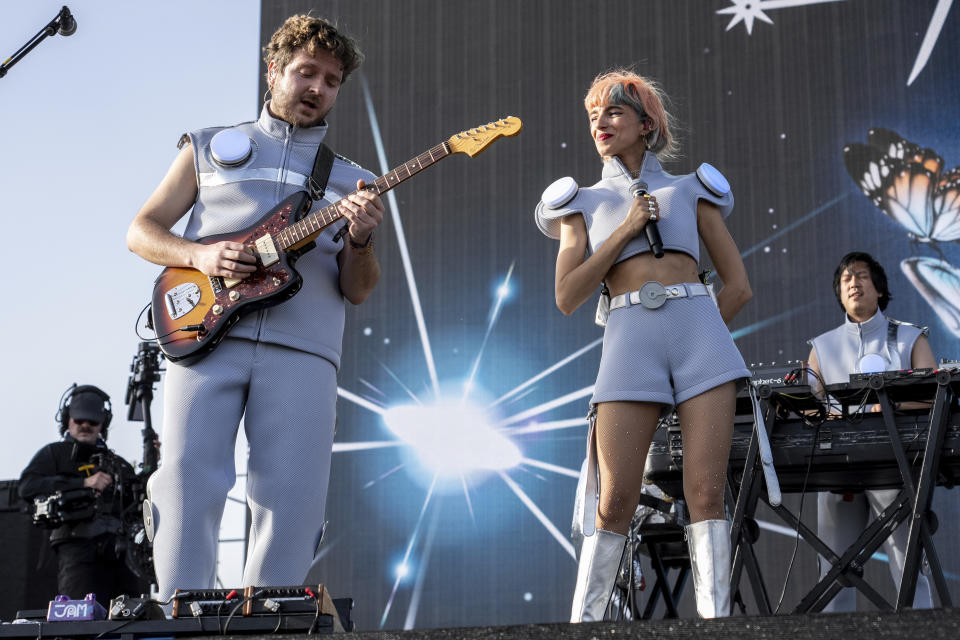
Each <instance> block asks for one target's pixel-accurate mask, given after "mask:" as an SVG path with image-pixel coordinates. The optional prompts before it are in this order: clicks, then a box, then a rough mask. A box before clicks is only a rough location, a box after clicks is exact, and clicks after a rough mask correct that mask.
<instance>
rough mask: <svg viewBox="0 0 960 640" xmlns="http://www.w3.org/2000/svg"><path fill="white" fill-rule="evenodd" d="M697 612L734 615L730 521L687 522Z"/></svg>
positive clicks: (701, 614)
mask: <svg viewBox="0 0 960 640" xmlns="http://www.w3.org/2000/svg"><path fill="white" fill-rule="evenodd" d="M686 532H687V546H688V548H689V550H690V567H691V569H692V570H693V589H694V592H695V593H696V596H697V613H698V614H699V615H700V617H701V618H722V617H726V616H729V615H730V523H729V522H727V521H726V520H703V521H701V522H694V523H693V524H691V525H687V527H686Z"/></svg>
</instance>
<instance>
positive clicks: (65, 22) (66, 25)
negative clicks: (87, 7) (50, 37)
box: [57, 7, 77, 36]
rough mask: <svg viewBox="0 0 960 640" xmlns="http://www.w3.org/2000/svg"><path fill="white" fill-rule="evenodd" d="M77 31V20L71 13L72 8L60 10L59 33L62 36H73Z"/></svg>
mask: <svg viewBox="0 0 960 640" xmlns="http://www.w3.org/2000/svg"><path fill="white" fill-rule="evenodd" d="M76 32H77V21H76V19H75V18H74V17H73V14H72V13H70V9H69V8H67V7H64V8H63V9H61V10H60V28H59V29H57V33H59V34H60V35H62V36H72V35H73V34H75V33H76Z"/></svg>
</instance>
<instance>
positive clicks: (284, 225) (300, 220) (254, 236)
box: [152, 116, 522, 362]
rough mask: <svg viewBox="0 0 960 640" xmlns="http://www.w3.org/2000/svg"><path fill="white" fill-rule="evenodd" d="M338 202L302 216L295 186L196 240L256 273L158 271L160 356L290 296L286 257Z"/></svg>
mask: <svg viewBox="0 0 960 640" xmlns="http://www.w3.org/2000/svg"><path fill="white" fill-rule="evenodd" d="M521 128H522V123H521V122H520V119H519V118H515V117H512V116H511V117H508V118H503V119H502V120H497V121H495V122H491V123H489V124H486V125H483V126H480V127H476V128H474V129H470V130H467V131H463V132H461V133H458V134H457V135H455V136H451V137H450V138H449V139H448V140H447V141H446V142H442V143H441V144H439V145H437V146H436V147H433V148H432V149H430V150H428V151H426V152H424V153H422V154H420V155H419V156H417V157H416V158H413V159H411V160H408V161H407V162H405V163H404V164H403V165H401V166H399V167H397V168H395V169H393V170H392V171H390V172H389V173H387V174H385V175H383V176H381V177H379V178H377V179H376V180H374V181H373V182H371V183H370V184H368V185H366V186H365V187H363V188H364V189H369V190H371V191H374V192H376V193H377V194H378V195H381V194H384V193H386V192H387V191H389V190H390V189H393V188H394V187H395V186H397V185H398V184H400V183H401V182H403V181H405V180H407V179H409V178H411V177H412V176H413V175H414V174H416V173H419V172H420V171H422V170H423V169H426V168H427V167H429V166H430V165H432V164H433V163H435V162H437V161H438V160H441V159H443V158H445V157H447V156H448V155H451V154H453V153H465V154H467V155H469V156H471V157H472V156H475V155H477V154H478V153H480V152H481V151H483V150H484V149H486V148H487V146H489V145H490V144H491V143H492V142H493V141H494V140H497V139H498V138H500V137H504V136H514V135H516V134H517V133H519V132H520V129H521ZM340 202H342V200H340V201H338V202H335V203H333V204H331V205H328V206H326V207H323V208H322V209H319V210H318V211H317V212H315V213H313V214H309V211H310V208H311V205H312V203H313V201H312V200H311V199H310V196H309V194H308V193H307V192H306V191H299V192H297V193H295V194H293V195H291V196H289V197H288V198H286V199H285V200H283V201H282V202H281V203H280V204H278V205H277V206H275V207H274V208H273V209H271V210H270V211H269V212H268V213H267V214H266V215H264V216H263V218H261V219H260V220H259V221H258V222H257V223H256V224H254V225H253V226H250V227H247V228H246V229H243V230H241V231H238V232H236V233H227V234H221V235H217V236H210V237H207V238H203V239H201V240H198V242H200V243H202V244H213V243H216V242H221V241H224V240H228V241H232V242H238V243H241V244H244V245H246V246H247V247H250V249H251V250H252V251H253V253H254V255H255V256H256V259H257V264H256V271H254V272H253V273H252V274H250V275H249V276H247V277H245V278H243V279H242V280H233V279H228V278H222V277H219V276H207V275H205V274H203V273H201V272H200V271H198V270H196V269H191V268H189V267H167V268H166V269H164V270H163V271H162V272H161V273H160V276H159V277H158V278H157V280H156V282H155V283H154V287H153V306H152V319H153V326H154V329H155V331H156V333H157V343H158V344H159V346H160V349H161V350H162V351H163V354H164V355H165V356H166V357H167V359H169V360H171V361H174V362H177V361H181V360H185V361H195V360H198V359H200V358H202V357H203V356H204V355H206V354H208V353H210V352H211V351H213V349H214V348H216V346H217V345H218V344H219V343H220V341H221V340H222V339H223V338H224V336H226V335H227V332H228V331H229V330H230V327H232V326H233V325H235V324H236V323H237V322H238V321H239V320H240V318H242V317H243V316H244V315H246V314H247V313H250V312H252V311H256V310H258V309H262V308H265V307H271V306H274V305H277V304H280V303H281V302H284V301H285V300H288V299H290V298H291V297H293V296H294V295H295V294H296V293H297V291H299V290H300V286H301V284H302V282H303V279H302V278H301V276H300V274H299V273H298V272H297V271H296V269H294V263H295V262H296V259H297V258H298V257H299V256H300V255H302V253H303V252H304V251H307V250H308V249H309V248H310V247H311V246H312V245H311V244H310V243H311V242H313V240H314V239H315V238H316V237H317V236H318V235H320V232H321V231H323V229H324V228H326V227H327V226H329V225H331V224H333V223H334V222H336V221H337V220H340V219H341V218H342V217H343V212H342V210H341V208H340Z"/></svg>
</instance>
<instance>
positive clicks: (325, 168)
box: [307, 142, 334, 202]
mask: <svg viewBox="0 0 960 640" xmlns="http://www.w3.org/2000/svg"><path fill="white" fill-rule="evenodd" d="M333 159H334V155H333V151H331V150H330V147H328V146H327V145H325V144H323V143H322V142H321V143H320V146H319V147H317V157H316V158H314V160H313V173H312V174H311V175H310V179H309V180H307V190H308V191H309V192H310V198H311V199H312V200H313V201H314V202H316V201H317V200H320V199H321V198H323V194H324V193H325V192H326V190H327V181H328V180H330V171H332V170H333Z"/></svg>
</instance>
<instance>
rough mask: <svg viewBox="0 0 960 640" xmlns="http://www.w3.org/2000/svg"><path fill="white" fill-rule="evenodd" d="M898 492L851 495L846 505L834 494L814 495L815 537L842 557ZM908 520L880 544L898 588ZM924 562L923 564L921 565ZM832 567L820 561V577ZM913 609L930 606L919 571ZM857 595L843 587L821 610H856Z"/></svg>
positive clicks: (926, 586)
mask: <svg viewBox="0 0 960 640" xmlns="http://www.w3.org/2000/svg"><path fill="white" fill-rule="evenodd" d="M899 493H900V491H899V489H882V490H868V491H864V492H863V493H855V494H853V500H852V501H850V502H847V501H845V500H844V499H843V495H841V494H837V493H820V494H818V496H817V536H819V538H820V539H821V540H823V541H824V543H826V545H827V546H828V547H830V548H831V549H833V551H834V553H836V554H837V555H838V556H842V555H843V552H844V551H846V550H847V548H848V547H849V546H850V545H851V544H853V543H854V542H856V540H857V538H859V537H860V534H861V533H863V530H864V529H866V528H867V525H869V524H870V522H871V521H872V520H874V519H875V518H876V517H877V516H879V515H880V513H881V512H882V511H883V510H884V509H886V508H887V507H888V506H890V504H892V503H893V501H894V500H896V499H897V495H898V494H899ZM909 526H910V525H909V521H904V522H901V523H900V526H898V527H897V528H896V530H895V531H894V532H893V533H892V534H891V535H890V537H889V538H887V539H886V540H885V541H884V543H883V550H884V551H885V552H886V554H887V558H889V565H890V576H891V577H892V578H893V584H894V585H895V586H896V587H897V589H899V588H900V576H902V575H903V563H904V560H905V559H906V558H905V554H906V549H907V537H908V535H909V533H910V529H909ZM925 564H926V563H924V565H925ZM831 568H832V565H831V564H830V563H829V562H827V561H826V560H824V559H823V558H820V577H821V578H822V577H823V576H824V575H826V574H827V572H828V571H829V570H830V569H831ZM913 607H914V608H915V609H929V608H931V607H933V597H932V596H931V593H930V581H929V580H928V579H927V576H926V575H924V573H923V572H921V573H920V575H919V576H918V577H917V590H916V593H915V594H914V598H913ZM856 609H857V592H856V589H854V588H853V587H844V588H843V589H841V590H840V592H839V593H837V595H836V597H834V599H833V600H831V601H830V603H829V604H828V605H827V606H826V607H824V609H823V610H824V611H856Z"/></svg>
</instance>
